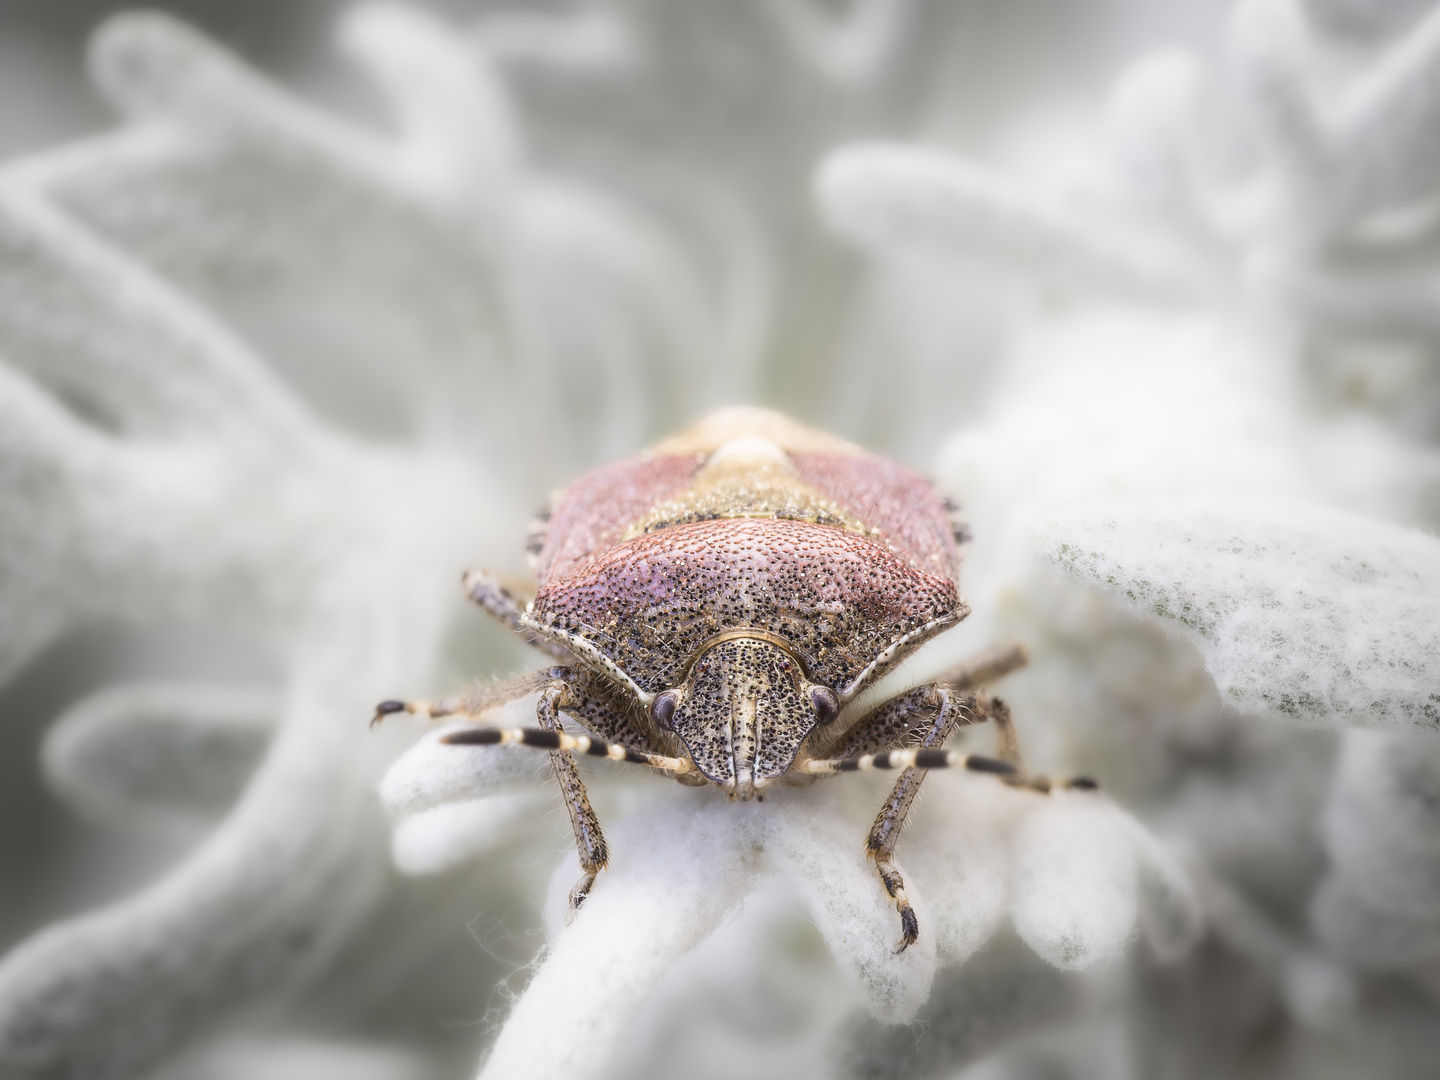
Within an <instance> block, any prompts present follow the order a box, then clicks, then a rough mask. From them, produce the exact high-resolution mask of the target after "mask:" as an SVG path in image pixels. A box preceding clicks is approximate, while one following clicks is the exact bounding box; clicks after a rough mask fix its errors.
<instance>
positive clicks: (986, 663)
mask: <svg viewBox="0 0 1440 1080" xmlns="http://www.w3.org/2000/svg"><path fill="white" fill-rule="evenodd" d="M1029 662H1030V651H1029V650H1028V649H1026V648H1025V646H1024V645H1021V644H1019V643H1018V642H1017V643H1015V644H1011V645H997V646H996V647H995V648H993V649H986V650H985V651H984V652H982V653H977V654H976V655H975V656H971V657H967V658H966V659H964V660H962V661H961V662H960V663H958V664H956V665H955V666H954V667H952V668H950V669H949V670H948V671H944V672H941V673H940V675H938V676H937V677H936V679H935V681H936V682H940V683H944V684H945V685H946V686H948V687H950V688H951V689H952V690H959V691H962V692H963V691H967V690H976V689H979V688H980V687H982V686H985V685H986V684H987V683H992V682H994V681H995V680H996V679H999V678H1001V677H1003V676H1005V675H1009V674H1010V673H1011V672H1012V671H1019V670H1020V669H1021V668H1023V667H1024V666H1025V665H1026V664H1028V663H1029Z"/></svg>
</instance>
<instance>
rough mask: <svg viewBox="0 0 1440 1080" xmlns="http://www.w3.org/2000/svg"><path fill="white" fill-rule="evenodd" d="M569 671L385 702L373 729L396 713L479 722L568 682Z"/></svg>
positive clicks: (554, 670)
mask: <svg viewBox="0 0 1440 1080" xmlns="http://www.w3.org/2000/svg"><path fill="white" fill-rule="evenodd" d="M570 670H571V669H570V668H566V667H551V668H545V669H544V670H542V671H532V672H530V673H529V674H526V675H517V676H516V677H515V678H513V679H504V680H502V681H500V682H494V683H490V684H489V685H488V686H482V687H480V688H479V689H476V690H472V691H470V693H468V694H456V695H454V696H453V697H448V698H440V699H439V700H438V701H423V700H416V701H382V702H380V704H379V705H376V706H375V716H374V717H373V718H372V719H371V721H370V726H371V727H374V726H375V725H376V724H378V723H379V722H380V721H381V720H383V719H384V718H385V717H387V716H392V715H394V714H396V713H409V714H410V715H412V716H422V717H424V718H425V719H427V720H441V719H444V718H445V717H447V716H458V717H464V718H466V719H472V720H473V719H479V718H480V717H481V716H484V715H485V714H486V713H487V712H490V711H491V710H493V709H498V708H499V707H500V706H501V705H505V704H508V703H509V702H512V701H518V700H519V699H520V698H523V697H526V696H528V695H530V694H533V693H535V692H536V691H537V690H542V689H544V688H545V687H547V686H549V685H550V684H551V683H553V682H555V681H556V680H565V679H568V677H569V673H570Z"/></svg>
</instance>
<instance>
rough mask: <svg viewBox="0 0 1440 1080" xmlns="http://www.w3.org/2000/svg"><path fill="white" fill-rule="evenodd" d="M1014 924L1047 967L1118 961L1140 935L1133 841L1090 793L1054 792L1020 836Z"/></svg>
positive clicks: (1014, 874)
mask: <svg viewBox="0 0 1440 1080" xmlns="http://www.w3.org/2000/svg"><path fill="white" fill-rule="evenodd" d="M1011 873H1012V876H1011V881H1010V893H1011V901H1010V903H1011V908H1010V912H1011V919H1012V920H1013V921H1014V924H1015V930H1016V932H1017V933H1018V934H1019V935H1020V937H1021V939H1022V940H1024V942H1025V943H1026V944H1027V945H1029V946H1030V947H1031V948H1032V949H1034V950H1035V951H1036V952H1037V953H1038V954H1039V955H1040V956H1041V958H1042V959H1044V960H1045V961H1046V962H1047V963H1050V964H1053V965H1055V966H1056V967H1058V968H1065V969H1068V970H1079V969H1081V968H1086V967H1089V966H1090V965H1091V964H1093V963H1095V962H1096V961H1099V960H1103V959H1106V958H1107V957H1112V956H1115V955H1118V954H1119V952H1120V950H1121V948H1122V946H1123V945H1124V944H1125V942H1126V941H1127V940H1129V938H1130V937H1131V936H1132V935H1133V934H1134V933H1135V917H1136V914H1137V910H1138V900H1137V892H1136V889H1137V886H1136V867H1135V853H1134V848H1133V841H1132V839H1131V837H1130V835H1129V831H1128V829H1126V828H1125V826H1124V824H1123V822H1122V820H1121V819H1120V816H1119V815H1118V814H1116V813H1115V811H1114V810H1113V808H1112V807H1111V806H1110V805H1109V803H1108V802H1107V801H1106V800H1104V799H1103V798H1101V797H1099V796H1096V795H1093V794H1091V793H1088V792H1073V793H1063V792H1062V793H1056V794H1052V795H1051V796H1050V797H1049V798H1047V799H1044V800H1041V801H1040V802H1038V803H1037V805H1036V806H1035V807H1034V808H1033V809H1031V810H1030V811H1029V813H1027V814H1026V815H1025V818H1024V819H1023V820H1022V821H1021V823H1020V826H1019V829H1018V830H1017V833H1016V837H1015V854H1014V869H1013V870H1012V872H1011Z"/></svg>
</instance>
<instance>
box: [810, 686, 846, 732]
mask: <svg viewBox="0 0 1440 1080" xmlns="http://www.w3.org/2000/svg"><path fill="white" fill-rule="evenodd" d="M810 704H811V705H813V706H814V707H815V721H816V723H819V724H828V723H830V722H831V721H832V720H834V719H835V717H837V716H839V715H840V699H839V698H838V697H836V696H835V691H834V690H831V689H830V688H829V687H828V686H817V687H815V688H814V689H813V690H811V691H810Z"/></svg>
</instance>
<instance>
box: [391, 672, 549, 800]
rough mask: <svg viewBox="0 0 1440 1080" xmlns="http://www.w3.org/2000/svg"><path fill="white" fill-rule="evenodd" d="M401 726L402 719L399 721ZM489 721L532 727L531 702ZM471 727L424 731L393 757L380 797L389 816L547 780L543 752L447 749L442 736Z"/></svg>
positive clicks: (513, 704) (497, 748)
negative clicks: (413, 742) (411, 743)
mask: <svg viewBox="0 0 1440 1080" xmlns="http://www.w3.org/2000/svg"><path fill="white" fill-rule="evenodd" d="M399 720H400V723H404V718H403V717H402V718H399ZM491 720H492V722H494V723H496V724H503V725H505V726H510V727H523V726H525V725H527V724H529V725H532V726H533V724H534V723H535V704H534V699H533V698H529V699H523V700H521V701H518V702H511V703H509V704H507V705H505V706H504V707H503V708H501V709H497V710H495V712H494V714H493V715H492V717H491ZM470 726H473V725H471V724H469V723H452V724H445V725H442V726H439V727H436V728H435V729H434V730H433V731H430V732H428V733H426V734H425V735H424V736H423V737H422V738H421V739H419V740H418V741H417V742H416V743H415V745H414V746H412V747H411V748H410V749H409V750H407V751H406V752H405V753H404V754H402V755H401V756H400V757H399V758H397V759H396V761H395V763H394V764H393V765H391V766H390V768H389V769H388V770H386V773H385V776H384V778H383V779H382V780H381V781H380V799H381V801H382V802H383V803H384V804H385V805H386V807H388V808H389V810H390V812H391V813H392V814H395V815H397V816H404V815H407V814H414V813H418V812H420V811H422V810H428V809H430V808H431V807H434V806H439V805H441V804H443V803H447V802H451V801H455V800H461V799H468V798H471V797H474V796H476V795H480V794H486V793H489V792H490V791H491V790H492V789H494V788H496V787H499V786H502V785H505V784H509V783H526V782H530V783H534V782H537V781H539V780H543V779H548V775H549V768H550V765H549V762H548V761H547V760H546V758H545V755H544V754H537V753H536V752H535V751H534V750H531V749H528V748H526V747H523V746H451V745H447V744H445V743H442V742H440V740H441V739H443V738H444V737H445V736H446V735H448V734H450V733H451V732H454V731H461V730H464V729H465V728H467V727H470Z"/></svg>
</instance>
